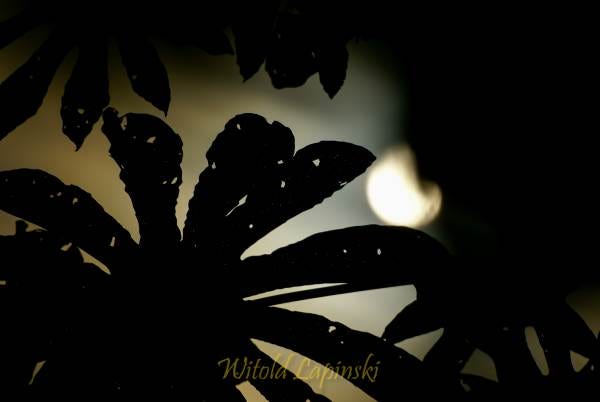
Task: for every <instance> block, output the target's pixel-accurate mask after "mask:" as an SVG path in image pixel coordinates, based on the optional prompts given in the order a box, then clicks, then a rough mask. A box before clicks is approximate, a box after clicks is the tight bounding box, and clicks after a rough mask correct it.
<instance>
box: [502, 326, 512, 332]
mask: <svg viewBox="0 0 600 402" xmlns="http://www.w3.org/2000/svg"><path fill="white" fill-rule="evenodd" d="M509 329H510V328H508V327H502V331H504V332H507V331H508V330H509Z"/></svg>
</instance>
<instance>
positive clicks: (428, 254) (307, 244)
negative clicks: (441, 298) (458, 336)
mask: <svg viewBox="0 0 600 402" xmlns="http://www.w3.org/2000/svg"><path fill="white" fill-rule="evenodd" d="M444 257H446V251H445V249H444V248H443V247H442V246H441V245H440V244H439V243H438V242H437V241H435V240H434V239H432V238H431V237H429V236H427V235H426V234H424V233H423V232H420V231H417V230H414V229H409V228H403V227H382V226H376V225H369V226H358V227H352V228H346V229H339V230H332V231H328V232H322V233H317V234H315V235H313V236H310V237H308V238H306V239H304V240H302V241H300V242H298V243H294V244H291V245H289V246H286V247H282V248H280V249H278V250H276V251H274V252H273V253H272V254H269V255H262V256H253V257H248V258H246V259H245V260H244V261H242V265H241V270H240V272H239V273H236V275H238V276H239V278H240V282H241V283H243V284H244V289H245V291H246V292H248V294H247V295H250V294H258V293H262V292H266V291H267V290H269V289H275V288H277V289H279V288H286V287H292V286H301V285H311V284H316V283H371V284H373V285H377V284H379V283H388V284H389V283H394V284H396V285H404V284H409V283H412V282H414V278H415V276H416V275H417V272H418V271H419V270H420V269H421V268H420V267H422V266H427V265H429V264H435V263H440V262H441V261H443V259H444ZM399 261H402V263H399ZM366 272H368V275H365V273H366ZM438 328H439V327H438ZM434 329H435V328H434Z"/></svg>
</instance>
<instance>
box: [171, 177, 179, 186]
mask: <svg viewBox="0 0 600 402" xmlns="http://www.w3.org/2000/svg"><path fill="white" fill-rule="evenodd" d="M177 180H178V178H177V176H175V177H173V180H171V184H175V183H177Z"/></svg>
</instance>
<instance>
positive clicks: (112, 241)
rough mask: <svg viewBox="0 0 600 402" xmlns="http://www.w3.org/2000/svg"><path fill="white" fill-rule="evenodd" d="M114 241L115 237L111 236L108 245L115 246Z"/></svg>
mask: <svg viewBox="0 0 600 402" xmlns="http://www.w3.org/2000/svg"><path fill="white" fill-rule="evenodd" d="M116 241H117V239H116V237H115V236H113V237H112V238H111V239H110V246H111V247H114V246H115V243H116Z"/></svg>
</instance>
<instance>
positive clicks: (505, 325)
mask: <svg viewBox="0 0 600 402" xmlns="http://www.w3.org/2000/svg"><path fill="white" fill-rule="evenodd" d="M452 265H453V269H444V270H435V271H434V272H432V271H431V270H425V271H423V272H420V273H419V275H417V276H416V277H415V278H414V281H413V284H414V285H415V287H416V288H417V293H418V297H417V300H415V301H414V302H413V303H411V304H409V305H408V306H406V307H405V308H404V309H403V310H402V311H401V312H400V313H399V314H398V315H397V316H396V317H395V318H394V319H393V321H392V322H391V323H390V324H389V325H388V326H387V327H386V329H385V331H384V334H383V338H384V339H385V340H386V341H388V342H390V343H398V342H401V341H403V340H405V339H409V338H412V337H414V336H418V335H423V334H425V333H427V332H430V331H434V330H437V329H439V328H444V332H443V335H442V337H441V338H440V339H439V341H438V342H437V343H436V344H435V345H434V346H433V348H432V349H431V350H430V351H429V353H428V354H427V355H426V356H425V359H424V364H425V365H426V366H427V367H428V368H429V369H430V370H432V371H434V372H436V373H437V374H438V375H439V378H443V379H444V380H445V381H446V382H447V385H448V386H454V387H460V386H463V387H465V389H468V390H469V391H471V392H472V393H473V394H474V396H476V397H478V398H485V399H489V398H491V397H495V398H498V399H499V400H504V398H508V397H510V396H515V395H521V396H523V395H524V394H527V395H536V396H537V397H540V396H547V397H552V396H557V395H561V396H569V397H573V396H574V395H579V394H581V395H587V393H589V392H590V391H592V390H594V391H596V392H597V391H598V389H597V387H598V384H600V382H599V381H598V380H599V378H598V374H597V371H595V367H597V366H598V363H599V362H600V360H599V359H600V345H599V343H598V340H597V339H596V336H595V334H594V333H593V332H592V330H591V329H590V328H589V327H588V325H587V324H586V322H585V321H584V320H583V319H582V318H581V316H580V315H579V314H578V313H577V312H576V311H575V310H573V308H571V307H570V306H569V305H568V304H567V302H566V297H567V296H568V294H569V293H571V292H572V291H574V290H575V289H576V288H577V287H578V286H579V285H581V283H579V281H578V280H577V278H576V276H575V275H573V274H572V273H565V272H564V271H559V270H557V271H555V272H548V271H547V270H544V271H543V272H542V271H541V270H533V269H532V270H531V271H529V272H528V271H525V270H522V269H519V272H518V273H517V272H516V271H514V270H513V269H510V268H505V269H501V267H499V266H495V265H494V264H488V266H487V267H486V268H485V269H484V268H482V267H481V266H479V265H478V264H477V265H476V264H472V263H468V262H466V261H460V262H458V263H455V264H452ZM528 327H532V328H534V329H535V332H536V334H537V336H538V337H539V341H540V344H541V347H542V348H543V351H544V355H545V359H546V361H547V364H548V369H549V373H548V374H547V375H542V373H541V372H540V370H539V368H538V365H537V364H536V361H535V358H534V356H533V354H532V352H531V348H530V347H529V344H528V340H527V338H526V332H525V330H526V328H528ZM476 349H479V350H481V351H483V352H485V353H487V354H488V355H489V356H490V357H491V358H492V359H493V361H494V364H495V367H496V372H497V376H498V380H499V382H494V381H491V380H486V379H485V378H482V377H479V376H473V375H470V374H464V373H461V371H462V369H463V368H464V367H465V365H466V364H467V361H468V360H469V358H470V357H471V355H472V353H473V352H474V351H475V350H476ZM571 351H573V352H576V353H578V354H580V355H582V356H584V357H586V358H588V359H589V361H588V363H587V365H586V366H585V367H584V368H583V369H582V370H581V371H579V372H577V371H576V370H575V369H574V367H573V363H572V360H571Z"/></svg>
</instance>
